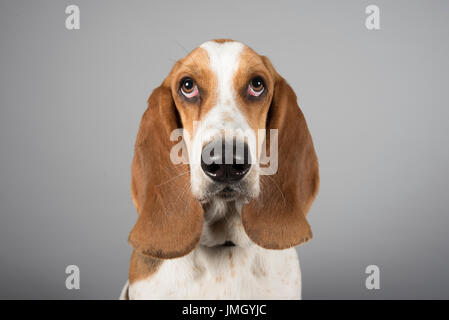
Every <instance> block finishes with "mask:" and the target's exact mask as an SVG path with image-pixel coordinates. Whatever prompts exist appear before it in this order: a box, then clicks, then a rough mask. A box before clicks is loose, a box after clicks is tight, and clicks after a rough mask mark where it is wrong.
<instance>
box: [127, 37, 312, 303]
mask: <svg viewBox="0 0 449 320" xmlns="http://www.w3.org/2000/svg"><path fill="white" fill-rule="evenodd" d="M177 129H181V130H182V135H179V134H178V135H176V134H174V133H175V132H176V130H177ZM261 129H262V133H264V135H263V134H260V131H261ZM229 130H231V131H238V132H239V133H240V134H235V135H233V136H232V138H228V136H226V133H225V134H223V132H227V131H229ZM263 130H265V131H263ZM273 130H274V131H273ZM241 132H246V134H245V135H243V134H241ZM271 132H276V133H277V136H272V135H271ZM178 133H179V132H178ZM180 138H181V141H180V140H179V139H180ZM249 141H252V142H253V143H250V142H249ZM217 142H218V143H217ZM220 145H221V146H220ZM238 145H240V147H238ZM217 146H218V147H217ZM272 146H277V148H271V147H272ZM264 147H265V149H267V148H269V149H270V157H271V156H273V155H274V154H275V153H276V155H277V165H274V169H273V168H272V169H273V170H271V171H272V172H270V170H269V169H267V166H266V165H265V166H264V165H262V161H261V160H262V153H263V149H264ZM206 149H209V151H210V150H212V151H211V152H208V153H207V152H206V154H208V155H209V158H208V157H207V156H205V150H206ZM229 149H230V150H231V151H232V152H231V153H229V152H227V150H229ZM272 149H273V150H272ZM271 153H273V154H271ZM180 154H181V156H180ZM229 154H231V156H230V160H229V158H227V157H228V155H229ZM265 158H267V156H265ZM179 159H184V160H185V161H178V160H179ZM225 159H227V160H229V161H225ZM273 162H276V161H275V160H273ZM264 169H265V170H266V171H264ZM267 172H268V174H267ZM318 188H319V168H318V160H317V156H316V153H315V150H314V145H313V141H312V138H311V135H310V132H309V130H308V127H307V124H306V121H305V118H304V115H303V113H302V111H301V110H300V108H299V107H298V104H297V98H296V95H295V93H294V91H293V89H292V88H291V87H290V86H289V84H288V83H287V82H286V80H285V79H283V78H282V77H281V76H280V75H279V74H278V73H277V72H276V70H275V69H274V67H273V65H272V64H271V62H270V61H269V60H268V58H266V57H265V56H261V55H258V54H257V53H256V52H255V51H253V50H252V49H251V48H249V47H248V46H246V45H244V44H242V43H240V42H237V41H233V40H228V39H219V40H212V41H208V42H205V43H203V44H202V45H201V46H199V47H198V48H196V49H194V50H193V51H192V52H190V53H189V54H188V55H187V56H186V57H184V58H183V59H181V60H179V61H178V62H176V64H175V65H174V67H173V69H172V70H171V72H170V74H169V75H168V76H167V78H165V80H164V81H163V82H162V84H161V85H160V86H159V87H158V88H156V89H155V90H154V91H153V92H152V94H151V96H150V98H149V99H148V108H147V110H146V111H145V113H144V114H143V117H142V119H141V122H140V126H139V130H138V134H137V139H136V143H135V150H134V158H133V162H132V183H131V194H132V199H133V202H134V205H135V207H136V210H137V213H138V218H137V222H136V224H135V226H134V227H133V229H132V230H131V233H130V235H129V244H130V245H131V247H132V248H133V252H132V256H131V261H130V268H129V279H128V282H127V284H126V285H125V287H124V288H123V290H122V293H121V296H120V298H121V299H301V272H300V267H299V261H298V256H297V253H296V250H295V248H294V247H295V246H297V245H300V244H302V243H304V242H306V241H308V240H309V239H311V238H312V231H311V227H310V225H309V223H308V222H307V220H306V215H307V213H308V211H309V209H310V207H311V205H312V202H313V200H314V199H315V197H316V194H317V192H318Z"/></svg>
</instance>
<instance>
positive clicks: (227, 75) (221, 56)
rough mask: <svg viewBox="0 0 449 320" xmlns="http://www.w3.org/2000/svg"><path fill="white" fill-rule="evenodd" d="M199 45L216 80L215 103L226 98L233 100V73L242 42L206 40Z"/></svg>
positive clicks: (221, 101)
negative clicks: (207, 57)
mask: <svg viewBox="0 0 449 320" xmlns="http://www.w3.org/2000/svg"><path fill="white" fill-rule="evenodd" d="M200 47H201V48H203V49H204V50H206V51H207V54H208V55H209V63H210V68H211V69H212V72H213V73H214V74H215V76H216V77H217V80H218V86H217V94H218V101H217V104H221V103H225V102H227V99H232V100H233V99H234V88H233V85H232V84H233V75H234V73H235V72H236V71H237V68H238V66H239V62H240V54H241V52H242V50H243V47H244V46H243V44H242V43H240V42H236V41H228V42H223V43H218V42H215V41H208V42H205V43H203V44H202V45H201V46H200Z"/></svg>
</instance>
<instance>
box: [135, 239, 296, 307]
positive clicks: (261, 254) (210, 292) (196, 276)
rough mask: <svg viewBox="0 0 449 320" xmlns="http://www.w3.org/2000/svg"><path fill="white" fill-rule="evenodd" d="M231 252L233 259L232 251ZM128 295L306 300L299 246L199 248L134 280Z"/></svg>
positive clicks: (141, 296) (174, 297) (179, 297)
mask: <svg viewBox="0 0 449 320" xmlns="http://www.w3.org/2000/svg"><path fill="white" fill-rule="evenodd" d="M231 252H232V258H230V255H229V254H230V253H231ZM128 294H129V299H132V300H135V299H301V274H300V270H299V261H298V256H297V254H296V250H295V249H293V248H292V249H288V250H280V251H274V250H264V249H262V248H256V247H255V248H254V249H252V250H245V249H243V248H239V247H232V248H225V249H216V248H207V247H203V246H201V247H199V248H197V249H196V250H194V251H193V252H191V253H190V254H189V255H188V256H186V257H182V258H178V259H172V260H168V261H164V263H163V264H162V265H161V267H160V269H159V270H158V271H157V272H156V273H155V274H154V275H152V276H150V277H148V279H144V280H140V281H137V282H134V283H133V284H132V285H131V286H130V288H129V292H128Z"/></svg>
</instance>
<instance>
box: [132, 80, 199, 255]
mask: <svg viewBox="0 0 449 320" xmlns="http://www.w3.org/2000/svg"><path fill="white" fill-rule="evenodd" d="M179 122H180V120H179V117H178V113H177V111H176V106H175V103H174V101H173V98H172V95H171V91H170V88H169V86H168V85H166V84H162V85H161V86H160V87H159V88H157V89H155V90H154V91H153V93H152V94H151V96H150V98H149V99H148V108H147V110H146V111H145V113H144V115H143V117H142V120H141V122H140V127H139V132H138V133H137V139H136V144H135V149H134V160H133V163H132V184H131V193H132V197H133V200H134V204H135V206H136V209H137V212H138V215H139V216H138V219H137V222H136V225H135V226H134V228H133V229H132V231H131V233H130V235H129V243H130V244H131V246H132V247H133V248H134V249H135V250H137V251H138V252H140V253H142V254H144V255H147V256H151V257H155V258H160V259H170V258H176V257H180V256H183V255H185V254H187V253H189V252H190V251H192V250H193V249H194V248H195V247H196V245H197V244H198V242H199V240H200V236H201V231H202V225H203V209H202V207H201V205H200V204H199V202H198V201H196V200H195V199H194V198H193V196H192V195H191V192H190V172H189V165H188V164H178V165H174V164H173V163H172V161H171V160H170V149H171V148H172V146H173V145H175V144H176V143H178V141H174V142H172V141H170V133H171V132H172V130H174V129H177V128H181V127H182V125H181V124H180V123H179Z"/></svg>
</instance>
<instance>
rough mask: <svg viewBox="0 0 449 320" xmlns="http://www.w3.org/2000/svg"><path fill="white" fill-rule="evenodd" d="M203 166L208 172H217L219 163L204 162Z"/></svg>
mask: <svg viewBox="0 0 449 320" xmlns="http://www.w3.org/2000/svg"><path fill="white" fill-rule="evenodd" d="M205 168H206V170H207V171H208V172H210V173H215V172H217V171H218V170H220V165H219V164H216V163H212V164H206V165H205Z"/></svg>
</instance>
